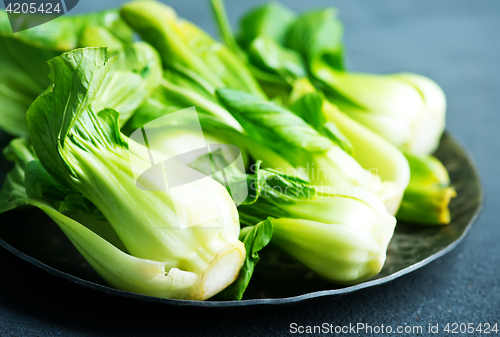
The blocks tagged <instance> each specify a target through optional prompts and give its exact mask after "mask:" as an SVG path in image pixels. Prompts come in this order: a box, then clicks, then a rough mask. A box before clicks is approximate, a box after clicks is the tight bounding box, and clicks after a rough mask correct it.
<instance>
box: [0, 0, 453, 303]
mask: <svg viewBox="0 0 500 337" xmlns="http://www.w3.org/2000/svg"><path fill="white" fill-rule="evenodd" d="M212 7H213V10H214V14H215V18H216V22H217V24H218V27H219V29H220V33H221V37H222V40H223V43H220V42H217V41H216V40H214V39H213V38H212V37H210V36H209V35H207V34H206V33H205V32H204V31H202V30H201V29H200V28H198V27H197V26H195V25H194V24H193V23H191V22H188V21H186V20H183V19H181V18H179V17H178V16H177V15H176V13H175V12H174V10H173V9H172V8H170V7H168V6H166V5H163V4H161V3H159V2H154V1H138V2H130V3H127V4H125V5H124V6H122V7H121V8H118V9H113V10H108V11H104V12H99V13H90V14H85V15H80V16H73V17H71V16H64V17H60V18H58V19H57V20H54V21H51V22H48V23H46V24H44V25H42V26H39V27H35V28H32V29H29V30H25V31H22V32H19V33H16V34H13V33H12V32H11V29H10V26H9V24H8V19H7V15H6V13H5V12H1V13H0V128H1V129H2V130H3V131H4V132H5V133H7V134H9V135H11V136H13V137H14V138H13V139H12V141H11V142H10V144H9V145H8V146H7V147H6V148H5V149H3V154H4V156H5V157H6V158H7V159H8V160H9V161H11V162H12V163H13V165H14V166H13V169H12V170H11V171H10V172H9V173H8V175H7V178H6V179H5V181H4V182H3V186H2V189H1V191H0V213H3V212H7V211H10V210H13V209H16V208H22V207H36V208H39V209H41V210H42V211H43V212H45V213H46V214H47V215H48V216H49V217H50V218H51V219H52V220H54V222H56V223H57V225H58V226H59V227H60V228H61V230H62V231H63V232H64V233H65V234H66V236H67V237H68V238H69V240H70V241H71V242H72V243H73V245H74V246H75V248H76V249H77V250H78V251H79V252H80V253H81V254H82V256H83V257H84V258H85V259H86V260H87V262H88V263H89V264H90V265H91V266H92V267H93V268H94V269H95V271H96V272H97V273H99V274H100V275H101V276H102V278H103V279H104V280H105V281H106V282H108V283H109V284H110V285H111V286H113V287H115V288H117V289H122V290H126V291H131V292H135V293H140V294H145V295H150V296H157V297H164V298H174V299H187V300H206V299H209V298H211V297H212V296H215V295H217V296H218V297H219V298H223V299H228V300H240V299H242V298H243V295H244V292H245V290H246V288H247V286H248V285H249V283H250V282H251V277H252V273H253V271H254V269H255V268H256V267H257V268H258V265H257V263H258V261H259V251H261V250H263V249H266V247H270V246H274V247H275V248H276V249H279V250H280V251H281V252H283V253H284V254H286V255H288V256H290V257H292V258H293V259H295V260H296V261H298V262H299V263H301V264H303V265H304V266H305V267H307V268H309V269H310V270H311V271H313V272H314V273H315V274H317V275H319V276H320V277H321V278H324V279H326V280H328V281H331V282H333V283H336V284H341V285H351V284H356V283H359V282H363V281H365V280H368V279H370V278H372V277H373V276H375V275H377V274H378V273H379V272H380V270H381V269H382V267H383V265H384V262H385V259H386V251H387V247H388V245H389V242H390V240H391V238H392V235H393V232H394V228H395V226H396V222H397V221H403V222H411V223H414V224H420V225H446V224H448V223H449V222H450V214H449V210H448V204H449V201H450V198H452V197H454V196H455V191H454V189H453V187H452V186H451V185H450V179H449V177H448V173H447V171H446V169H445V168H444V166H443V165H442V163H441V162H439V160H438V159H436V158H435V157H433V156H432V153H433V151H435V150H436V149H437V147H438V145H439V141H440V138H441V135H442V133H443V131H444V126H445V110H446V100H445V97H444V94H443V92H442V90H441V89H440V88H439V86H438V85H437V84H436V83H434V82H433V81H432V80H430V79H428V78H426V77H423V76H420V75H416V74H408V73H400V74H391V75H375V74H362V73H352V72H349V71H348V70H346V69H345V50H344V46H343V42H342V31H343V28H342V24H341V22H340V21H339V18H338V17H337V15H336V12H335V10H334V9H326V10H313V11H308V12H305V13H302V14H296V13H294V12H292V11H290V10H289V9H287V8H285V7H283V6H282V5H280V4H277V3H270V4H266V5H263V6H260V7H258V8H255V9H253V10H251V11H250V12H248V13H247V14H245V15H244V17H243V18H241V20H240V27H239V32H238V34H237V35H236V36H235V35H234V34H233V32H232V30H231V28H230V26H229V23H228V22H229V21H228V18H227V16H226V14H225V11H224V6H223V4H222V1H221V0H212ZM46 31H51V32H56V33H55V34H44V32H46ZM135 34H137V35H138V36H140V39H141V41H136V39H134V35H135ZM190 107H194V108H195V109H196V113H195V114H194V118H193V114H192V112H193V111H194V110H192V109H188V108H190ZM201 130H202V132H200V131H201ZM207 142H209V143H210V145H209V146H207V145H206V144H208V143H207ZM214 144H219V145H220V146H213V145H214ZM224 145H226V146H224ZM228 146H229V147H228ZM230 146H235V147H237V149H238V151H237V152H238V153H237V154H236V156H238V155H239V156H240V157H239V158H240V159H241V160H242V161H241V162H242V163H243V164H242V165H241V166H237V165H236V166H235V165H232V163H234V162H235V158H236V156H235V155H234V153H231V151H229V150H228V149H230V148H231V147H230ZM186 154H189V155H186ZM169 158H170V159H172V160H170V159H169ZM167 161H168V163H169V164H168V165H167ZM146 173H147V174H146ZM186 174H187V176H186ZM193 177H194V178H193ZM173 186H176V188H172V187H173ZM396 219H397V220H396Z"/></svg>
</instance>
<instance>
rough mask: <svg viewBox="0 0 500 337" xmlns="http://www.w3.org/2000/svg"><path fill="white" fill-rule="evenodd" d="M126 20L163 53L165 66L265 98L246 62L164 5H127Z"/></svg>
mask: <svg viewBox="0 0 500 337" xmlns="http://www.w3.org/2000/svg"><path fill="white" fill-rule="evenodd" d="M121 15H122V17H123V18H124V20H125V21H126V22H127V23H128V24H129V25H130V26H131V27H132V28H133V29H134V30H135V31H137V32H138V33H139V35H140V36H141V37H142V39H144V40H145V41H146V42H149V43H150V44H152V45H153V46H154V47H155V48H156V49H157V50H158V52H159V53H160V56H161V57H162V59H163V65H164V67H165V68H167V69H175V70H177V71H180V72H182V73H185V74H187V75H189V76H191V77H195V78H197V79H198V81H200V82H202V83H204V84H205V85H206V86H210V87H212V88H213V89H217V88H224V87H228V88H233V89H238V90H243V91H246V92H250V93H253V94H255V95H258V96H263V93H262V91H261V89H260V87H259V85H258V84H257V82H256V81H255V79H254V78H253V77H252V75H251V73H250V72H249V71H248V69H247V67H246V66H245V64H244V62H242V61H241V60H240V59H239V58H238V57H237V56H236V55H235V54H234V53H233V52H232V51H231V50H229V48H227V47H226V46H224V45H222V44H220V43H218V42H216V41H215V40H214V39H212V38H211V37H210V36H209V35H208V34H207V33H205V32H204V31H203V30H201V29H200V28H198V27H197V26H195V25H194V24H193V23H191V22H188V21H186V20H183V19H181V18H179V17H178V16H177V14H176V13H175V12H174V10H173V9H172V8H170V7H168V6H166V5H164V4H161V3H160V2H156V1H140V2H130V3H127V4H125V5H124V6H123V7H122V9H121Z"/></svg>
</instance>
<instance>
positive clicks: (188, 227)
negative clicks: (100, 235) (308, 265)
mask: <svg viewBox="0 0 500 337" xmlns="http://www.w3.org/2000/svg"><path fill="white" fill-rule="evenodd" d="M113 61H114V60H113V59H111V60H108V59H107V58H106V50H105V48H84V49H76V50H73V51H71V52H69V53H65V54H62V55H61V56H59V57H56V58H54V59H52V60H50V61H49V66H50V69H51V72H50V80H51V82H52V85H51V86H50V87H49V89H48V90H46V91H45V92H44V93H43V94H42V95H40V96H39V97H38V98H37V99H36V100H35V102H34V103H33V104H32V105H31V107H30V109H29V110H28V115H27V119H28V125H29V131H30V137H31V139H32V140H33V145H34V148H35V151H36V153H37V155H38V157H39V159H40V162H41V163H42V165H43V166H44V168H46V169H47V171H48V172H49V174H51V175H52V176H56V177H58V180H59V181H61V182H62V183H63V184H64V186H66V187H67V188H69V189H71V190H73V191H76V192H79V193H81V194H82V195H83V196H84V197H85V198H87V199H88V200H90V201H91V202H92V203H93V204H94V205H96V207H98V209H99V210H100V211H101V212H102V214H103V216H104V217H105V218H106V220H107V221H108V222H109V223H110V225H111V226H112V227H113V229H114V231H115V232H116V233H117V235H118V237H119V238H120V240H121V241H122V242H123V244H124V246H125V247H126V249H127V251H128V252H129V253H130V255H132V256H134V257H135V258H138V259H145V260H153V261H158V262H159V263H160V265H161V266H162V268H159V267H158V264H156V267H155V268H156V269H155V275H156V276H155V278H159V279H160V280H161V279H163V280H165V284H166V283H167V281H168V282H169V285H168V286H166V287H165V289H163V290H162V291H161V292H158V293H155V294H153V295H154V296H162V297H175V298H185V299H198V300H203V299H207V298H209V297H211V296H213V295H214V294H216V293H218V292H219V291H220V290H222V289H223V288H225V287H226V286H227V285H228V284H230V283H231V282H233V281H234V279H235V278H236V276H237V274H238V271H239V269H240V267H241V264H242V262H243V257H244V247H243V244H242V243H241V242H240V241H238V234H239V222H238V214H237V211H236V207H235V205H234V203H233V201H232V200H231V198H230V196H229V194H228V193H227V191H226V190H225V189H224V187H222V186H221V185H220V184H219V183H217V182H216V181H214V180H212V179H210V178H208V177H206V178H205V179H199V180H196V181H193V182H190V181H187V180H186V179H185V178H184V177H183V176H182V174H180V173H179V172H181V171H183V170H184V169H185V168H184V167H183V166H182V165H180V164H178V163H174V165H173V166H172V165H170V166H168V169H167V168H165V170H164V169H163V167H164V166H163V164H162V162H161V161H160V162H155V161H156V160H157V159H158V155H157V154H153V152H154V151H153V150H151V149H148V148H146V147H145V146H143V145H141V144H138V143H135V142H134V141H132V140H130V139H127V138H126V137H124V136H123V135H122V134H121V132H120V131H119V124H118V113H117V112H116V111H114V110H111V109H104V110H101V111H95V110H94V106H93V104H92V102H93V101H94V99H95V97H96V96H99V94H100V87H101V85H102V83H103V81H104V80H105V78H106V74H107V73H108V71H109V69H110V67H112V63H113ZM144 143H145V144H147V138H146V137H145V138H144V142H143V144H144ZM151 156H152V157H151ZM157 164H159V165H157ZM166 167H167V166H166ZM172 181H176V182H177V185H174V186H175V188H170V186H171V185H170V184H171V183H172ZM179 182H184V183H179ZM94 244H96V245H99V244H100V243H99V242H97V241H96V242H94ZM86 248H87V247H83V248H82V249H86ZM101 258H102V259H106V258H107V256H106V255H103V256H101ZM148 275H149V276H147V277H150V276H151V275H150V274H148ZM105 276H107V278H106V277H105V279H107V280H108V282H110V283H111V284H116V285H118V286H121V283H120V280H119V275H116V274H113V273H111V274H109V275H105ZM145 277H146V276H145ZM115 278H116V279H115ZM126 290H127V289H126ZM133 291H137V292H142V293H145V294H151V293H150V290H149V289H147V288H144V289H142V290H141V289H140V288H139V289H138V288H133Z"/></svg>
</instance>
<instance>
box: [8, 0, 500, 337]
mask: <svg viewBox="0 0 500 337" xmlns="http://www.w3.org/2000/svg"><path fill="white" fill-rule="evenodd" d="M226 2H227V7H228V11H229V14H230V16H231V18H232V19H233V25H234V24H235V18H237V17H239V15H240V14H241V13H243V12H244V11H245V10H246V9H248V8H250V7H252V6H254V5H255V4H257V3H260V2H261V1H255V0H226ZM283 2H284V3H285V4H286V5H288V6H289V7H291V8H293V9H294V10H298V11H301V10H304V9H307V8H310V7H325V6H331V5H332V4H333V5H335V6H337V7H338V8H339V9H340V13H341V17H342V19H343V21H344V23H345V26H346V36H345V41H346V44H347V50H348V58H349V65H350V68H351V69H352V70H359V71H369V72H376V73H386V72H397V71H411V72H417V73H421V74H424V75H426V76H429V77H431V78H433V79H435V80H436V81H437V82H438V83H439V84H440V85H441V86H442V87H443V89H444V90H445V92H446V94H447V97H448V103H449V109H448V130H449V131H450V132H451V134H452V135H454V136H455V137H456V138H457V139H458V140H459V142H460V143H461V144H462V145H463V146H464V147H465V148H466V149H467V150H468V151H469V152H470V153H471V154H472V157H473V158H474V159H475V161H476V163H477V165H478V168H479V171H480V174H481V178H482V181H483V183H484V186H485V190H486V203H485V208H484V210H483V212H482V215H481V216H480V218H479V220H478V221H477V223H476V225H475V226H474V227H473V228H472V230H471V231H470V232H469V234H468V236H467V237H466V239H465V241H464V242H463V243H462V244H461V245H460V246H459V247H458V248H456V249H455V250H454V251H452V252H451V253H449V254H448V255H446V256H445V257H443V258H441V259H439V260H437V261H435V262H433V263H431V264H430V265H428V266H426V267H424V268H422V269H420V270H417V271H415V272H413V273H411V274H409V275H406V276H404V277H401V278H399V279H397V280H395V281H393V282H391V283H389V284H386V285H383V286H379V287H376V288H372V289H367V290H363V291H360V292H358V293H354V294H351V295H346V296H344V297H341V298H339V299H337V300H327V301H324V302H321V303H309V304H303V305H298V306H293V307H286V308H278V309H274V310H263V309H255V310H253V311H248V310H247V311H241V310H232V311H229V312H227V311H226V312H222V311H219V310H202V311H200V310H197V311H179V310H178V309H175V308H173V309H171V308H168V307H162V306H153V305H144V304H141V303H137V302H133V301H130V302H127V301H122V300H117V299H115V298H112V297H108V296H106V295H102V294H100V293H96V292H93V291H90V290H86V289H83V288H82V287H80V286H78V285H75V284H72V283H70V282H68V281H64V280H61V279H58V278H56V277H53V276H51V275H49V274H47V273H45V272H42V271H40V270H38V269H37V268H35V267H33V266H31V265H29V264H27V263H25V262H23V261H21V260H19V259H18V258H16V257H13V256H12V255H11V254H9V253H7V252H5V251H3V250H2V251H0V261H1V262H0V336H2V337H3V336H120V337H121V336H152V335H161V336H171V335H183V336H225V335H228V336H279V335H288V334H290V332H289V325H290V323H292V322H295V323H297V324H299V325H320V324H322V323H324V322H328V323H332V324H335V325H348V324H349V323H353V324H354V323H357V322H364V323H367V324H369V325H372V326H374V325H381V324H384V325H392V326H393V327H396V326H399V325H402V326H404V325H422V326H424V327H427V326H428V324H429V323H431V324H435V323H439V325H440V327H441V328H443V326H444V325H445V324H446V323H453V322H457V323H475V324H479V323H484V322H490V323H495V322H498V323H499V324H500V286H499V285H500V283H499V278H500V269H499V267H500V263H499V256H500V245H499V244H498V240H499V237H500V228H499V225H500V221H499V218H500V207H499V201H500V175H499V174H498V172H499V169H500V158H499V156H498V155H499V154H500V130H499V126H500V111H499V105H500V100H499V96H500V82H499V77H500V64H499V61H500V43H499V42H500V1H498V0H474V1H473V0H356V1H355V0H343V1H338V0H337V1H326V0H323V1H321V0H308V1H303V0H302V1H298V0H293V1H292V0H288V1H286V0H284V1H283ZM120 3H121V1H109V0H107V1H97V0H82V1H80V3H79V4H78V5H77V6H76V8H75V9H74V10H73V11H72V12H85V11H90V10H98V9H104V8H108V7H112V6H117V5H119V4H120ZM169 3H170V4H171V5H173V6H174V8H175V9H176V10H177V11H178V12H179V14H180V15H181V16H183V17H185V18H187V19H189V20H192V21H195V22H196V23H197V24H198V25H200V26H201V27H203V28H204V29H206V30H208V31H209V32H210V33H211V34H214V33H215V27H214V25H213V23H212V20H211V14H210V11H209V7H208V1H206V0H200V1H194V0H184V1H170V2H169ZM353 335H355V334H353ZM410 335H412V336H413V335H414V334H410ZM439 335H440V336H443V335H445V334H444V333H441V334H439ZM474 335H476V336H478V335H480V334H479V333H476V334H474Z"/></svg>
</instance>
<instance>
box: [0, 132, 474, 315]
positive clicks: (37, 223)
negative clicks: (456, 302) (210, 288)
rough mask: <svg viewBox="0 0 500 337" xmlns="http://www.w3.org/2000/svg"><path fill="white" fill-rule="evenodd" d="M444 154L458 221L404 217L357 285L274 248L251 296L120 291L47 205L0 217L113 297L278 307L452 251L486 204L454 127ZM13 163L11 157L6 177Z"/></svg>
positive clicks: (20, 250) (61, 272) (9, 231)
mask: <svg viewBox="0 0 500 337" xmlns="http://www.w3.org/2000/svg"><path fill="white" fill-rule="evenodd" d="M0 138H1V137H0ZM436 156H437V157H438V158H439V159H440V160H441V161H442V162H443V163H444V164H445V166H446V168H447V169H448V171H449V173H450V177H451V181H452V183H453V185H454V186H455V188H456V190H457V194H458V197H457V198H455V199H453V200H452V202H451V204H450V209H451V218H452V222H451V224H450V225H448V226H440V227H432V226H427V227H426V226H417V225H410V224H404V223H399V224H398V225H397V228H396V231H395V234H394V237H393V239H392V241H391V243H390V245H389V249H388V253H387V261H386V263H385V266H384V268H383V269H382V272H381V273H380V274H379V275H378V276H377V277H375V278H374V279H372V280H370V281H367V282H364V283H361V284H358V285H355V286H350V287H336V286H335V285H332V284H331V283H328V282H326V281H323V280H321V279H319V278H318V277H316V276H315V275H313V274H312V273H310V272H308V271H307V269H305V268H303V267H302V266H300V265H298V264H296V263H295V262H293V261H292V260H289V259H288V258H287V257H286V256H282V255H280V253H279V252H277V251H273V250H272V249H266V251H265V252H264V253H263V254H262V255H261V262H260V263H259V265H258V267H257V269H256V272H255V274H254V277H253V279H252V282H251V287H249V289H248V291H247V294H246V296H247V298H246V299H244V300H242V301H217V300H211V301H205V302H195V301H180V300H168V299H161V298H155V297H149V296H144V295H139V294H134V293H129V292H125V291H120V290H115V289H112V288H110V287H108V286H106V284H105V282H104V281H103V280H102V279H101V278H100V277H99V275H97V274H96V273H95V272H94V271H93V269H92V268H91V267H90V266H89V265H88V264H87V263H86V262H85V260H84V259H83V258H82V256H81V255H80V254H79V253H78V252H77V251H76V249H74V248H73V246H72V245H71V243H70V242H69V240H68V239H67V238H66V237H65V236H64V234H63V233H62V232H61V231H60V229H59V228H58V227H57V225H55V224H54V223H53V222H51V221H50V220H49V219H48V217H47V216H45V215H44V214H43V213H42V212H40V211H37V210H33V209H25V210H18V211H12V212H8V213H6V214H3V215H1V216H0V246H2V247H4V248H5V249H7V250H8V251H10V252H11V253H13V254H15V255H16V256H18V257H20V258H21V259H23V260H25V261H28V262H30V263H32V264H33V265H35V266H37V267H39V268H41V269H43V270H46V271H48V272H49V273H51V274H54V275H56V276H59V277H62V278H64V279H67V280H70V281H72V282H75V283H77V284H80V285H82V286H84V287H87V288H91V289H95V290H97V291H101V292H104V293H106V294H109V295H113V296H119V297H127V298H132V299H137V300H141V301H149V302H156V303H161V304H165V305H171V306H188V307H236V306H263V305H264V306H266V305H268V306H275V305H282V304H291V303H296V302H301V301H305V300H310V299H319V298H325V297H334V296H338V295H342V294H348V293H351V292H354V291H357V290H360V289H363V288H368V287H373V286H376V285H379V284H383V283H386V282H389V281H391V280H394V279H395V278H397V277H400V276H402V275H405V274H407V273H409V272H412V271H414V270H416V269H418V268H420V267H422V266H424V265H426V264H427V263H429V262H431V261H433V260H435V259H437V258H439V257H441V256H443V255H444V254H446V253H447V252H449V251H451V250H452V249H453V248H455V247H456V246H457V244H458V243H459V242H460V241H461V240H462V239H463V238H464V236H465V235H466V234H467V231H468V230H469V229H470V227H471V226H472V223H473V222H474V220H475V219H476V217H477V215H478V213H479V211H480V209H481V206H482V199H483V192H482V188H481V184H480V181H479V177H478V174H477V172H476V169H475V167H474V164H473V162H472V160H471V159H470V158H469V157H468V156H467V154H466V153H465V152H464V150H462V149H461V147H460V146H459V145H458V144H457V143H456V142H455V141H454V140H453V138H452V137H451V136H449V135H448V134H445V135H444V136H443V139H442V140H441V144H440V147H439V149H438V151H437V153H436ZM7 169H8V167H6V165H5V164H3V165H2V167H0V174H1V175H0V176H3V175H4V174H5V171H6V170H7ZM14 224H15V225H14Z"/></svg>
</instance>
